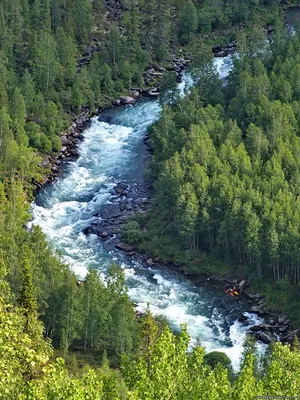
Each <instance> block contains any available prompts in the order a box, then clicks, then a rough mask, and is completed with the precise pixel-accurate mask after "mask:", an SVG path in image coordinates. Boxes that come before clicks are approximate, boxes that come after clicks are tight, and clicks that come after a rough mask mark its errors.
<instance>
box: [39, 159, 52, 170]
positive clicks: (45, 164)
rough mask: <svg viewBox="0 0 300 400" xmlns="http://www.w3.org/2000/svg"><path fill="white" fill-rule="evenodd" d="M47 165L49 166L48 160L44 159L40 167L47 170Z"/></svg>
mask: <svg viewBox="0 0 300 400" xmlns="http://www.w3.org/2000/svg"><path fill="white" fill-rule="evenodd" d="M49 165H50V162H49V160H48V158H44V160H43V161H42V163H41V166H42V167H43V168H48V167H49Z"/></svg>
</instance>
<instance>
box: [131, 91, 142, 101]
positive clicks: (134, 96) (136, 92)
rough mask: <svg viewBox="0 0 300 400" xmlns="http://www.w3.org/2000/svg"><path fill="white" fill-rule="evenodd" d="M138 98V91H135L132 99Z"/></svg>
mask: <svg viewBox="0 0 300 400" xmlns="http://www.w3.org/2000/svg"><path fill="white" fill-rule="evenodd" d="M139 96H140V92H139V91H138V90H135V91H134V92H132V97H133V98H134V99H138V98H139Z"/></svg>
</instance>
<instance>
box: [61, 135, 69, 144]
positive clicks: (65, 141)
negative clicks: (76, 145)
mask: <svg viewBox="0 0 300 400" xmlns="http://www.w3.org/2000/svg"><path fill="white" fill-rule="evenodd" d="M60 141H61V144H62V146H68V145H69V144H71V140H69V139H68V138H67V136H66V135H63V136H61V137H60Z"/></svg>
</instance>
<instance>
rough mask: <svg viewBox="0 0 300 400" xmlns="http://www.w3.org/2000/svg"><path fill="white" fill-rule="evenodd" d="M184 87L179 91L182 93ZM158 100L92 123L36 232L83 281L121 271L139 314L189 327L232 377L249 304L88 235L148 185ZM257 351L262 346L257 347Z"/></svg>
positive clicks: (48, 192)
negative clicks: (90, 273)
mask: <svg viewBox="0 0 300 400" xmlns="http://www.w3.org/2000/svg"><path fill="white" fill-rule="evenodd" d="M214 63H215V66H216V68H217V70H218V72H219V74H220V76H221V77H222V78H225V77H226V75H227V74H228V72H229V70H230V69H231V68H232V61H231V58H230V57H227V58H225V59H215V61H214ZM186 82H187V80H185V81H184V82H183V83H182V84H180V88H181V90H183V88H184V86H185V84H186ZM160 111H161V108H160V105H159V103H158V101H157V100H148V101H140V102H138V103H137V104H136V105H134V106H129V107H127V108H115V109H113V110H110V111H109V112H106V113H104V117H105V115H107V114H109V123H107V122H103V120H108V119H107V118H103V115H102V118H101V119H102V121H100V120H99V119H98V118H97V117H95V118H94V119H93V120H92V123H91V126H90V128H88V129H87V130H86V131H85V132H84V133H83V134H84V141H83V142H81V143H80V145H79V154H80V156H79V158H78V159H77V160H76V161H75V162H68V163H67V164H66V165H65V166H64V168H63V171H62V174H61V176H60V178H59V179H57V180H56V182H55V183H54V184H53V185H48V186H46V187H44V188H43V189H42V190H41V191H40V192H39V194H38V196H37V197H36V199H35V203H33V204H32V214H33V221H32V224H36V225H39V226H40V227H41V228H42V230H43V232H44V233H45V234H46V236H47V238H48V240H49V242H50V243H51V244H52V245H53V247H54V248H55V249H57V250H59V251H60V252H61V253H62V255H63V257H64V259H65V261H66V262H67V263H68V264H69V265H70V267H71V268H72V269H73V270H74V271H75V273H76V274H77V276H78V277H81V278H82V277H84V276H85V274H86V272H87V270H88V269H89V268H96V269H98V270H99V271H101V273H102V274H103V275H104V276H105V274H106V272H107V269H108V267H109V265H110V264H111V262H112V261H116V262H117V263H118V264H120V265H121V266H122V268H123V269H124V272H125V275H126V283H127V285H128V293H129V296H130V297H131V298H132V300H133V301H134V302H136V303H137V304H138V309H139V310H141V311H142V310H145V308H146V306H147V303H148V302H149V303H150V308H151V310H152V312H153V314H155V315H157V314H162V315H164V316H166V317H167V318H168V320H169V322H170V325H171V326H172V328H173V329H174V330H178V329H179V328H180V324H182V323H187V325H188V331H189V333H190V336H191V345H193V344H194V343H196V342H198V341H199V340H200V342H201V344H202V346H204V347H205V349H206V351H212V350H219V351H224V352H225V353H226V354H227V355H228V356H229V357H230V359H231V360H232V363H233V367H234V369H235V370H238V368H239V360H240V356H241V354H242V351H243V341H244V339H245V335H246V331H247V330H248V329H249V327H250V326H252V325H256V324H258V323H259V321H260V319H259V318H258V317H257V316H256V315H255V314H248V313H246V315H247V316H248V317H249V320H248V322H247V323H246V324H242V323H240V322H238V321H237V317H238V315H239V314H240V313H241V312H242V311H245V310H246V306H245V303H243V302H241V301H239V300H238V299H235V298H231V297H229V296H226V295H225V294H224V293H223V292H222V290H217V289H215V288H211V287H209V285H207V287H205V286H204V287H199V286H196V285H195V284H193V283H191V282H190V281H188V280H187V279H185V278H184V276H183V275H182V274H179V273H176V272H175V271H174V270H170V269H167V268H165V267H161V266H155V267H149V266H147V265H144V264H143V263H142V262H141V261H139V260H138V259H132V258H130V257H127V256H126V255H124V254H123V253H121V252H119V251H116V250H112V251H107V250H106V249H105V248H104V247H103V243H102V242H101V241H100V240H99V238H98V237H97V236H96V235H88V236H85V235H84V234H83V233H82V230H83V229H84V228H85V227H87V226H88V225H89V224H90V223H91V221H93V219H95V217H93V215H95V214H98V213H99V212H100V211H101V210H102V209H103V207H104V205H105V204H107V203H108V202H110V200H111V199H112V196H113V194H112V193H111V192H112V189H113V187H114V186H115V185H116V182H119V181H130V182H131V183H132V184H141V183H142V182H143V169H144V154H143V152H144V150H143V146H144V144H143V139H144V137H145V134H146V130H147V127H148V126H149V125H151V124H152V123H153V122H154V121H156V120H157V119H158V118H159V115H160ZM258 347H259V351H263V349H264V345H262V344H258Z"/></svg>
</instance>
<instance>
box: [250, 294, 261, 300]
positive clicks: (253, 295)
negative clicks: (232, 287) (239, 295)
mask: <svg viewBox="0 0 300 400" xmlns="http://www.w3.org/2000/svg"><path fill="white" fill-rule="evenodd" d="M247 297H248V299H249V300H254V301H258V300H260V298H261V296H260V294H259V293H248V294H247Z"/></svg>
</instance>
